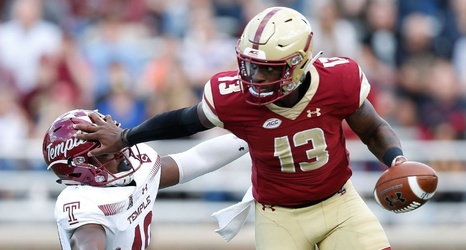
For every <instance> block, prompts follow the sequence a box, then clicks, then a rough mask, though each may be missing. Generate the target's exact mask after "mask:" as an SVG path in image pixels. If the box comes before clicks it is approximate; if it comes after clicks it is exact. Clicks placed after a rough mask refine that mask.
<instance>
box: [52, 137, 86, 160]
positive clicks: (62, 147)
mask: <svg viewBox="0 0 466 250" xmlns="http://www.w3.org/2000/svg"><path fill="white" fill-rule="evenodd" d="M84 143H85V141H83V140H79V139H76V138H69V139H67V140H66V141H62V142H60V143H58V144H56V145H55V146H53V143H50V144H49V145H47V156H48V159H49V161H52V160H53V159H55V158H57V157H58V156H60V155H63V157H64V158H66V157H68V151H71V150H72V149H74V148H76V147H78V146H79V145H81V144H84Z"/></svg>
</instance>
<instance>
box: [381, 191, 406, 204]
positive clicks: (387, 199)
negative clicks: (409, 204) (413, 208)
mask: <svg viewBox="0 0 466 250" xmlns="http://www.w3.org/2000/svg"><path fill="white" fill-rule="evenodd" d="M395 195H396V198H395V199H393V200H390V198H388V196H385V201H387V202H388V205H389V206H390V207H394V206H395V205H393V203H394V202H395V201H399V202H401V203H405V202H406V199H405V198H403V196H402V195H403V194H402V193H400V192H396V193H395Z"/></svg>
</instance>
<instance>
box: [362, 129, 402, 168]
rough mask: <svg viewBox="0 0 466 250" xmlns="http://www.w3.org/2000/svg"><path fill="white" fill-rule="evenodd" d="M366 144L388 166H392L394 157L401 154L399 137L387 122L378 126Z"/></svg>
mask: <svg viewBox="0 0 466 250" xmlns="http://www.w3.org/2000/svg"><path fill="white" fill-rule="evenodd" d="M366 144H367V147H368V148H369V150H370V151H371V152H372V153H373V154H374V155H375V156H376V157H377V159H379V160H380V161H381V162H383V163H384V164H385V165H387V166H388V167H391V166H392V162H393V160H394V159H395V158H396V157H398V156H400V155H403V151H402V146H401V142H400V139H399V138H398V136H397V135H396V133H395V131H394V130H393V129H392V128H391V127H390V125H388V124H383V125H381V126H379V127H378V128H377V130H376V131H375V132H374V133H373V134H372V136H371V137H370V138H369V139H368V140H367V142H366Z"/></svg>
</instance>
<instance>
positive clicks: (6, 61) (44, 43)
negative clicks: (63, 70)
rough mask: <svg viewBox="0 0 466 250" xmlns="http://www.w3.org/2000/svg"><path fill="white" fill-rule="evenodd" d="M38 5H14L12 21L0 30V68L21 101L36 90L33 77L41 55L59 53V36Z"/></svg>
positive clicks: (35, 0) (28, 1) (23, 0)
mask: <svg viewBox="0 0 466 250" xmlns="http://www.w3.org/2000/svg"><path fill="white" fill-rule="evenodd" d="M41 8H42V6H41V1H39V0H18V1H15V2H14V3H13V10H12V19H11V20H9V21H8V22H6V23H4V24H3V25H2V26H0V55H1V56H0V65H2V66H3V67H4V68H5V69H6V70H8V71H10V72H11V73H12V74H13V76H14V79H15V81H16V87H17V89H18V91H19V93H20V94H21V96H20V97H21V98H24V97H25V96H27V94H29V93H30V92H31V91H32V90H33V89H34V88H35V87H36V81H35V80H36V74H37V69H38V67H39V63H40V59H41V58H42V57H43V56H44V55H51V54H56V53H57V52H58V51H59V50H60V43H61V39H62V32H61V30H60V29H59V27H58V26H56V25H54V24H52V23H49V22H46V21H44V20H43V19H42V13H41Z"/></svg>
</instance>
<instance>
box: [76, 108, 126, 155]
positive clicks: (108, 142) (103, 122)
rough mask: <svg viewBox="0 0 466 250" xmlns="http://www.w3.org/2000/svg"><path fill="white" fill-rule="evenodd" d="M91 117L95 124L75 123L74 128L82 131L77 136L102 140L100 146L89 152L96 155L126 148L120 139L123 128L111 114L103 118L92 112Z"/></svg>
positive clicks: (116, 151) (84, 138)
mask: <svg viewBox="0 0 466 250" xmlns="http://www.w3.org/2000/svg"><path fill="white" fill-rule="evenodd" d="M89 117H90V118H91V120H92V121H93V122H94V124H95V125H84V124H76V125H74V129H76V130H80V131H82V133H76V134H75V135H74V136H75V137H76V138H78V139H81V140H87V141H98V142H100V146H99V147H97V148H95V149H93V150H91V151H89V154H91V155H94V156H97V155H103V154H114V153H118V152H119V151H120V150H121V149H123V148H124V146H123V142H122V141H121V139H120V133H121V131H122V130H123V129H122V128H120V127H119V126H118V125H117V124H116V123H115V122H114V121H113V119H112V117H111V116H110V115H106V116H105V117H104V118H103V119H102V118H101V117H100V116H99V115H98V114H97V113H91V114H90V115H89Z"/></svg>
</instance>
